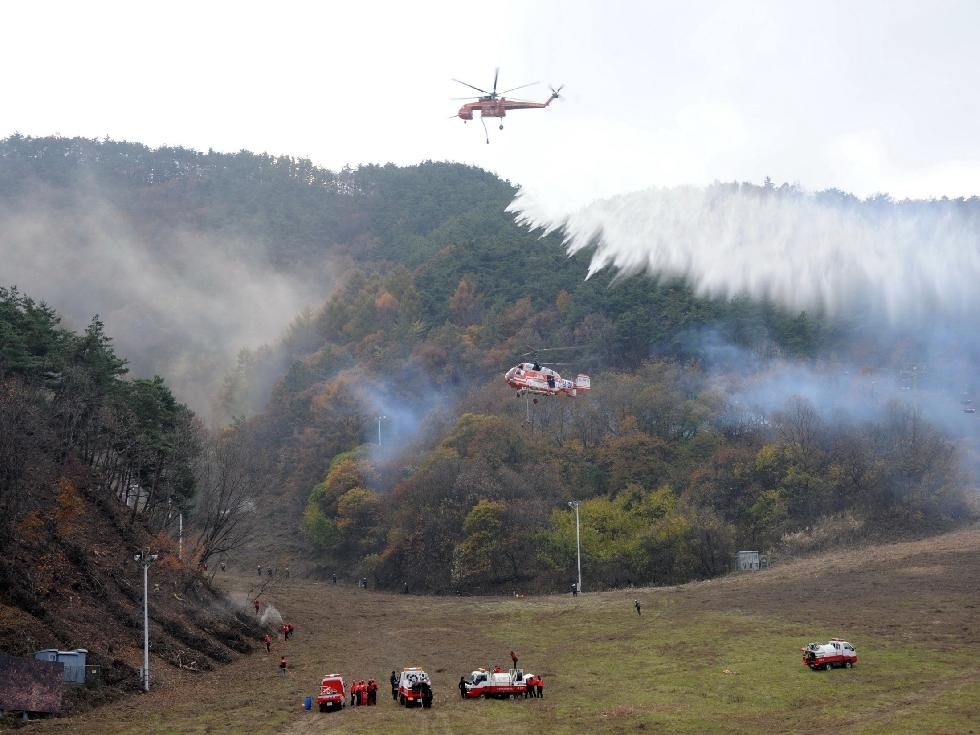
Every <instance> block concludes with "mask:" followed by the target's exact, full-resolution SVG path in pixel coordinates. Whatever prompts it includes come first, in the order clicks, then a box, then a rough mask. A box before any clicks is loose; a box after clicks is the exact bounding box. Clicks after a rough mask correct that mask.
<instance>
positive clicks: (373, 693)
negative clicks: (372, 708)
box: [350, 679, 378, 707]
mask: <svg viewBox="0 0 980 735" xmlns="http://www.w3.org/2000/svg"><path fill="white" fill-rule="evenodd" d="M377 703H378V682H376V681H375V680H374V679H368V680H367V681H364V679H361V680H360V681H352V682H351V684H350V704H351V707H357V706H359V705H365V706H368V705H372V704H377Z"/></svg>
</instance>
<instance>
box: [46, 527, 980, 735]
mask: <svg viewBox="0 0 980 735" xmlns="http://www.w3.org/2000/svg"><path fill="white" fill-rule="evenodd" d="M978 552H980V528H974V529H969V530H966V531H961V532H957V533H953V534H948V535H946V536H941V537H938V538H933V539H928V540H923V541H917V542H911V543H901V544H894V545H890V546H882V547H874V548H870V549H866V550H862V551H850V552H839V553H835V554H830V555H826V556H822V557H820V558H817V559H810V560H803V561H799V562H795V563H792V564H787V565H785V566H782V567H779V568H775V569H772V570H769V571H766V572H759V573H755V574H745V575H740V576H733V577H729V578H725V579H721V580H715V581H711V582H702V583H696V584H690V585H684V586H681V587H672V588H657V589H643V590H633V591H621V592H609V593H602V594H594V595H593V594H585V595H581V596H580V597H578V598H577V599H572V598H571V597H569V596H563V597H542V598H528V599H513V598H503V599H501V598H424V597H415V596H411V595H387V594H376V593H374V592H370V591H363V590H356V589H352V588H349V587H344V586H337V587H334V586H332V585H329V584H327V585H324V584H318V583H313V582H309V581H304V580H297V579H293V580H290V581H284V582H282V583H278V584H277V586H276V587H275V589H272V590H271V591H270V592H269V595H268V598H269V601H270V602H271V603H272V604H274V605H275V606H276V607H277V608H278V609H280V610H281V611H283V612H284V613H285V614H286V617H287V619H288V620H290V621H292V622H293V623H294V624H295V625H296V627H297V633H296V635H295V637H294V638H293V639H292V640H290V641H289V642H288V643H287V642H284V641H278V642H277V643H276V644H275V647H274V650H273V654H274V655H273V656H267V655H266V654H265V652H264V651H263V652H262V653H261V654H256V655H254V656H252V657H247V658H245V659H243V660H241V661H238V662H236V663H234V664H231V665H229V666H227V667H225V668H223V669H222V670H220V671H218V672H214V673H211V674H208V675H203V676H202V675H194V674H190V673H183V672H177V673H173V672H168V673H169V676H168V677H167V679H168V681H167V683H166V685H165V686H163V685H161V688H160V689H159V690H157V691H154V692H151V693H150V694H149V695H147V696H142V697H135V698H132V699H131V700H129V701H127V702H123V703H119V704H115V705H112V706H110V707H106V708H103V709H101V710H99V711H95V712H92V713H89V714H87V715H84V716H81V717H76V718H72V719H71V720H67V719H66V720H61V721H48V722H44V723H37V724H35V725H33V726H32V730H33V731H35V732H37V731H41V732H65V733H68V732H71V733H101V732H116V733H150V732H152V733H169V732H173V733H218V732H243V733H244V732H248V733H295V734H297V735H299V734H301V733H314V732H316V733H330V732H345V733H374V732H386V733H428V732H432V733H443V732H445V733H458V732H463V731H471V730H476V729H486V728H495V729H496V728H507V729H510V728H522V729H524V730H525V731H529V732H541V731H547V732H550V733H566V732H567V733H591V732H609V733H617V732H634V731H636V730H646V731H649V732H672V733H711V732H717V733H737V732H746V733H753V732H767V733H779V732H799V731H801V730H802V729H804V728H805V727H811V728H814V729H815V730H816V731H821V732H823V731H829V730H831V729H833V730H835V731H838V732H861V733H894V732H931V733H966V732H978V733H980V726H977V725H976V724H975V723H976V722H978V720H977V717H976V713H977V712H978V711H980V665H978V664H977V663H976V657H975V651H976V649H977V643H978V642H980V615H978V605H980V595H978V593H977V590H978V588H980V553H978ZM224 583H225V584H226V585H227V586H228V588H229V589H231V590H234V591H236V592H237V593H238V594H240V595H243V597H242V599H245V597H244V594H249V593H251V589H250V587H251V585H253V579H252V578H251V577H250V576H248V575H245V574H244V573H243V575H242V576H235V575H234V574H232V573H231V572H230V571H229V574H228V576H227V577H226V578H225V579H224ZM586 587H587V580H586ZM634 597H635V598H639V599H640V600H641V601H642V603H643V615H642V617H637V615H636V614H635V612H634V611H633V607H632V600H633V598H634ZM834 635H839V636H842V637H846V638H848V639H849V640H851V642H853V643H854V644H855V646H856V647H857V649H858V654H859V656H860V663H859V665H858V666H857V667H856V668H854V669H852V670H850V671H847V670H843V669H835V670H833V671H830V672H817V673H813V672H810V671H809V670H807V669H806V668H804V667H803V666H802V665H801V663H800V659H799V648H800V646H802V645H803V644H805V643H807V642H809V641H813V640H824V639H826V638H828V637H830V636H834ZM511 648H513V649H515V650H516V651H517V652H518V653H519V655H520V657H521V664H522V665H523V666H524V667H525V668H526V669H527V670H530V671H533V672H535V673H539V674H543V675H544V677H545V683H546V687H545V698H544V699H543V700H519V701H487V702H483V701H461V700H460V699H459V697H458V694H457V690H456V688H455V684H456V682H457V681H458V680H459V676H460V674H462V673H463V672H466V671H469V670H471V669H472V668H474V667H476V666H486V665H488V664H496V663H499V664H501V665H505V664H506V663H507V653H508V651H509V650H510V649H511ZM280 652H284V653H285V655H286V656H287V657H288V659H289V661H290V663H291V666H292V671H291V672H290V674H289V675H288V676H287V677H285V678H283V677H281V676H279V675H278V673H277V671H276V662H277V661H278V654H279V653H280ZM413 664H415V665H421V666H424V667H425V668H426V669H427V670H428V671H429V673H430V674H432V676H433V679H434V682H435V688H436V702H435V706H434V708H433V709H431V710H412V711H408V710H404V709H402V708H400V707H398V706H397V705H396V704H395V703H393V702H392V701H391V700H390V699H389V698H388V697H387V696H384V695H385V692H384V687H385V686H386V682H387V678H388V673H389V672H390V671H391V669H392V668H395V667H400V666H403V665H413ZM329 670H333V671H339V672H341V673H343V674H344V675H345V676H346V677H348V678H350V677H357V678H368V677H370V676H374V677H377V678H379V679H381V680H382V691H381V692H380V694H381V695H382V696H380V697H379V706H378V707H375V708H361V709H351V708H347V709H346V710H344V711H342V712H339V713H335V714H322V715H321V714H319V713H318V712H316V711H313V712H305V711H304V710H303V709H302V700H303V695H305V694H313V693H314V691H315V687H316V683H317V681H318V676H319V675H320V674H322V673H324V672H326V671H329ZM181 674H183V675H181ZM181 680H182V681H181Z"/></svg>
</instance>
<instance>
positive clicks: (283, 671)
mask: <svg viewBox="0 0 980 735" xmlns="http://www.w3.org/2000/svg"><path fill="white" fill-rule="evenodd" d="M287 666H288V664H287V663H286V657H285V656H283V657H282V658H280V659H279V672H280V673H281V674H282V675H283V676H285V675H286V667H287Z"/></svg>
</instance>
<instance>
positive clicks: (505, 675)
mask: <svg viewBox="0 0 980 735" xmlns="http://www.w3.org/2000/svg"><path fill="white" fill-rule="evenodd" d="M533 678H534V674H525V673H524V671H523V670H522V669H511V670H510V671H504V670H502V669H501V668H500V667H499V666H495V667H493V668H492V669H489V670H488V669H477V670H476V671H474V672H473V673H472V674H470V675H469V676H468V677H466V678H464V683H465V685H466V696H467V697H469V698H470V699H478V698H479V699H487V698H488V697H496V698H497V699H506V698H507V697H523V696H524V692H526V691H527V681H528V679H533Z"/></svg>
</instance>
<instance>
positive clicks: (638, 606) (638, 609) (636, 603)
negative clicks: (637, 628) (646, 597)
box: [633, 600, 640, 615]
mask: <svg viewBox="0 0 980 735" xmlns="http://www.w3.org/2000/svg"><path fill="white" fill-rule="evenodd" d="M633 607H635V608H636V614H637V615H639V614H640V601H639V600H633Z"/></svg>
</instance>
